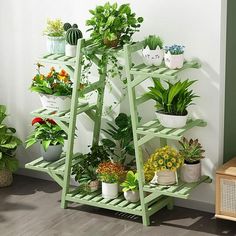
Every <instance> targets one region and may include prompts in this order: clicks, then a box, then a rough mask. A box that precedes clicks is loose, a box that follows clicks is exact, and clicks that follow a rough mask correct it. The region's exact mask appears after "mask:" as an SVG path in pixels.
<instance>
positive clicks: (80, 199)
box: [66, 190, 169, 216]
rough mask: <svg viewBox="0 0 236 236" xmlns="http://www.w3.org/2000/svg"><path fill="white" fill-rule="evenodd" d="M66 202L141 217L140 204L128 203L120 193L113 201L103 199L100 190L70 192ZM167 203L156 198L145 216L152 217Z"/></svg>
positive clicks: (165, 200)
mask: <svg viewBox="0 0 236 236" xmlns="http://www.w3.org/2000/svg"><path fill="white" fill-rule="evenodd" d="M66 200H68V201H71V202H77V203H80V204H86V205H90V206H95V207H100V208H104V209H110V210H114V211H119V212H124V213H129V214H134V215H139V216H142V215H143V212H142V207H141V205H140V202H137V203H130V202H128V201H127V200H125V198H124V196H123V193H121V194H120V195H119V196H118V197H117V198H115V199H105V198H103V197H102V194H101V191H100V190H98V191H96V192H93V193H90V194H88V193H76V191H75V192H74V193H73V192H72V193H69V194H67V195H66ZM168 202H169V199H168V198H166V197H159V198H156V199H155V201H152V202H150V204H149V206H148V212H147V214H148V215H152V214H153V213H154V212H156V210H157V208H162V207H164V206H166V205H167V204H168Z"/></svg>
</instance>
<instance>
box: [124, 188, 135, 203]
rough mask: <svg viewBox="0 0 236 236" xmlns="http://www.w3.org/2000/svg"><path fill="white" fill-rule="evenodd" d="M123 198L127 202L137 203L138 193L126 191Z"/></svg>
mask: <svg viewBox="0 0 236 236" xmlns="http://www.w3.org/2000/svg"><path fill="white" fill-rule="evenodd" d="M124 197H125V199H126V200H127V201H128V202H138V201H139V191H138V190H137V191H126V192H124Z"/></svg>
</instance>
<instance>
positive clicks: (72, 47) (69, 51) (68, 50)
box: [66, 44, 77, 57]
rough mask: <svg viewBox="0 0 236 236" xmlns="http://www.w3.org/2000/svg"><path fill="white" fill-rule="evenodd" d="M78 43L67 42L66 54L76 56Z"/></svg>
mask: <svg viewBox="0 0 236 236" xmlns="http://www.w3.org/2000/svg"><path fill="white" fill-rule="evenodd" d="M76 49H77V45H70V44H66V56H67V57H75V56H76Z"/></svg>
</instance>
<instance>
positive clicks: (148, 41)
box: [144, 35, 163, 50]
mask: <svg viewBox="0 0 236 236" xmlns="http://www.w3.org/2000/svg"><path fill="white" fill-rule="evenodd" d="M158 46H159V48H160V49H162V48H163V40H162V39H161V38H160V37H159V36H156V35H149V36H148V37H147V38H145V40H144V48H146V47H149V49H150V50H155V49H156V48H157V47H158Z"/></svg>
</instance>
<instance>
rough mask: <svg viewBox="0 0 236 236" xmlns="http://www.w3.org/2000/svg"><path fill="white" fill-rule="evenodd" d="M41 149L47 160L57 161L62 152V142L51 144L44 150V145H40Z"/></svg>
mask: <svg viewBox="0 0 236 236" xmlns="http://www.w3.org/2000/svg"><path fill="white" fill-rule="evenodd" d="M40 151H41V155H42V157H43V159H44V160H45V161H48V162H52V161H57V160H59V159H60V157H61V154H62V144H58V145H50V146H49V147H48V149H47V150H46V151H45V150H44V148H43V145H40Z"/></svg>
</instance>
